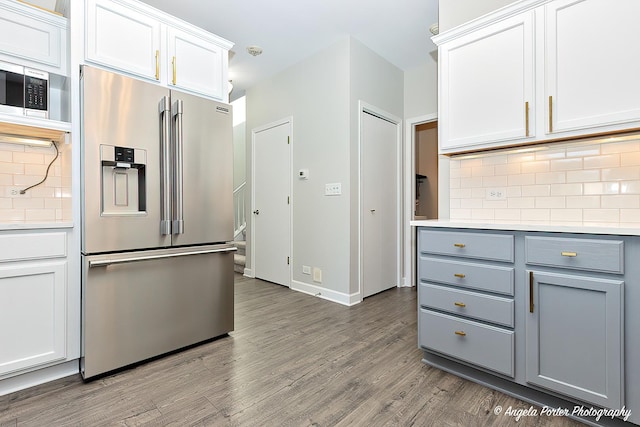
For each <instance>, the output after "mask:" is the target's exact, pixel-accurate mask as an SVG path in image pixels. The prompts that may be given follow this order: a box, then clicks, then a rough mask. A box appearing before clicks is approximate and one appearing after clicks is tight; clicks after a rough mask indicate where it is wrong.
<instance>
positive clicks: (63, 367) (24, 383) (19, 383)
mask: <svg viewBox="0 0 640 427" xmlns="http://www.w3.org/2000/svg"><path fill="white" fill-rule="evenodd" d="M78 374H80V365H79V363H78V359H73V360H69V361H67V362H64V363H59V364H57V365H53V366H50V367H48V368H42V369H38V370H36V371H31V372H27V373H24V374H20V375H16V376H13V377H9V378H6V379H3V380H1V381H0V396H4V395H6V394H9V393H14V392H16V391H19V390H24V389H26V388H29V387H34V386H37V385H40V384H44V383H48V382H50V381H54V380H57V379H60V378H64V377H68V376H70V375H78Z"/></svg>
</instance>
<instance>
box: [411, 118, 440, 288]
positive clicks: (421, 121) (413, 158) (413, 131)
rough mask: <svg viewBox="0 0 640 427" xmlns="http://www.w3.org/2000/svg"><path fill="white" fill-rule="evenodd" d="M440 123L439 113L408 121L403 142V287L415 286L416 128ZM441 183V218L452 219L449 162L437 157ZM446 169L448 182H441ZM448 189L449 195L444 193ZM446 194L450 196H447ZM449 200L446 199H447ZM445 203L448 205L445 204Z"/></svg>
mask: <svg viewBox="0 0 640 427" xmlns="http://www.w3.org/2000/svg"><path fill="white" fill-rule="evenodd" d="M436 120H438V113H431V114H425V115H424V116H418V117H412V118H409V119H407V120H405V138H404V164H405V168H404V253H405V257H404V272H405V277H404V283H403V286H411V287H413V286H416V271H415V267H416V245H417V242H416V232H415V228H414V227H412V226H411V221H413V211H414V205H413V204H414V203H415V199H416V184H415V183H416V180H415V174H416V128H417V127H418V126H420V125H422V124H425V123H430V122H435V121H436ZM438 158H439V160H438V163H439V165H438V166H439V168H438V175H439V176H438V182H440V183H443V182H446V183H447V185H446V186H443V185H442V184H440V185H438V218H449V194H448V189H449V184H448V183H449V172H448V171H449V168H448V165H449V163H448V160H447V161H446V165H443V159H442V156H440V155H439V156H438ZM442 169H446V181H441V180H440V178H441V177H442V176H443V173H444V172H445V171H444V170H442ZM444 188H446V191H444ZM444 193H447V194H444ZM445 198H446V199H445ZM443 200H446V204H442V203H443Z"/></svg>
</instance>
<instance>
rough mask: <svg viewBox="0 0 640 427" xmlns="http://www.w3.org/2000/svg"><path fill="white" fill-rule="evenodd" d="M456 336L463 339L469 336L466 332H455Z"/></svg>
mask: <svg viewBox="0 0 640 427" xmlns="http://www.w3.org/2000/svg"><path fill="white" fill-rule="evenodd" d="M455 334H456V335H460V336H461V337H464V336H466V335H467V333H466V332H465V331H456V332H455Z"/></svg>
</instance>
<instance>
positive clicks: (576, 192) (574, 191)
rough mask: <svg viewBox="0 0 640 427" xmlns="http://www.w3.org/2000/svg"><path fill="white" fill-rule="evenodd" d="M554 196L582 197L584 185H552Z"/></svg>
mask: <svg viewBox="0 0 640 427" xmlns="http://www.w3.org/2000/svg"><path fill="white" fill-rule="evenodd" d="M550 187H551V195H552V196H582V184H579V183H572V184H554V185H551V186H550Z"/></svg>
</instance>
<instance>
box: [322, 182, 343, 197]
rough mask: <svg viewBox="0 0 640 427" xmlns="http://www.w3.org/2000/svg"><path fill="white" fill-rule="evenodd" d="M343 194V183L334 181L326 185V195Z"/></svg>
mask: <svg viewBox="0 0 640 427" xmlns="http://www.w3.org/2000/svg"><path fill="white" fill-rule="evenodd" d="M341 194H342V183H340V182H334V183H331V184H325V185H324V195H325V196H339V195H341Z"/></svg>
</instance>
